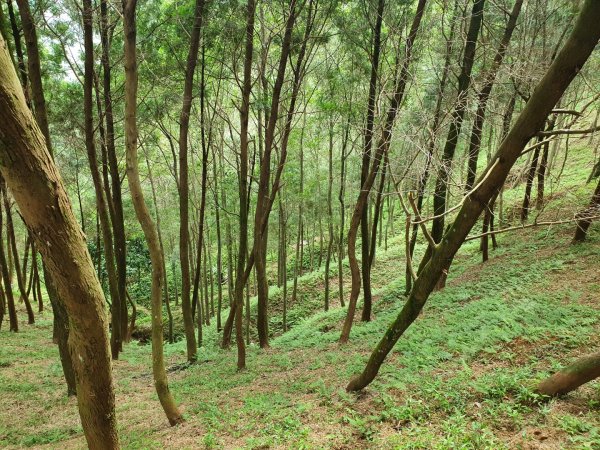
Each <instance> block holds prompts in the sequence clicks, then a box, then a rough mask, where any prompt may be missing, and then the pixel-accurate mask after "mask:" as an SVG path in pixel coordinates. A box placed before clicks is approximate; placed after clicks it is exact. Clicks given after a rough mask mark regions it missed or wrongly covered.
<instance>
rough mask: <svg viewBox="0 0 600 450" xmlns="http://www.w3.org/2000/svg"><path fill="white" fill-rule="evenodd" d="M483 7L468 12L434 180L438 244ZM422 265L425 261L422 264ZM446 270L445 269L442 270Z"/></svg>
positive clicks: (476, 4)
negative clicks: (451, 107) (455, 89)
mask: <svg viewBox="0 0 600 450" xmlns="http://www.w3.org/2000/svg"><path fill="white" fill-rule="evenodd" d="M483 6H484V0H475V1H474V3H473V9H472V11H471V20H470V23H469V29H468V31H467V39H466V42H465V48H464V52H463V62H462V66H461V71H460V75H459V77H458V92H457V95H456V103H455V106H454V110H453V111H452V116H451V117H452V119H451V121H450V129H449V130H448V137H447V138H446V144H445V146H444V151H443V154H442V162H441V166H440V169H439V171H438V176H437V180H436V184H435V192H434V197H433V211H434V215H435V216H438V217H437V218H436V219H434V220H433V224H432V227H431V236H432V237H433V240H434V241H435V242H440V240H441V238H442V235H443V233H444V221H445V217H444V213H445V212H446V197H447V193H448V181H449V178H450V171H451V166H452V160H453V158H454V152H455V150H456V146H457V144H458V138H459V136H460V131H461V128H462V123H463V118H464V115H465V111H466V109H467V97H468V91H469V86H470V84H471V71H472V69H473V63H474V61H475V50H476V48H477V38H478V36H479V30H480V28H481V23H482V22H483ZM424 261H425V260H424ZM446 270H447V268H446Z"/></svg>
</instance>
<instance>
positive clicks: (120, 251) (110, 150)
mask: <svg viewBox="0 0 600 450" xmlns="http://www.w3.org/2000/svg"><path fill="white" fill-rule="evenodd" d="M110 27H111V26H110V24H109V13H108V2H107V0H101V1H100V40H101V43H102V58H101V60H102V75H103V77H102V87H103V94H104V95H103V98H104V120H105V123H106V137H105V139H106V150H107V155H108V166H109V169H110V178H111V184H110V187H109V186H108V185H107V186H105V189H107V190H108V192H109V193H112V195H110V197H111V200H112V201H111V206H112V211H114V214H113V215H112V217H111V219H112V227H113V237H114V253H115V262H116V270H117V284H118V293H119V306H120V313H118V316H119V320H120V322H121V323H120V326H121V333H120V337H121V339H122V341H124V342H128V341H129V339H130V338H131V336H130V334H129V332H128V330H127V323H128V320H127V315H128V311H127V301H126V290H127V242H126V238H125V220H124V215H123V199H122V195H121V174H120V171H119V163H118V159H117V151H116V148H115V126H114V114H113V104H112V88H111V69H112V67H111V63H110V48H111V43H112V39H111V28H110ZM108 197H109V195H107V198H108ZM115 325H116V324H115ZM115 325H113V326H115Z"/></svg>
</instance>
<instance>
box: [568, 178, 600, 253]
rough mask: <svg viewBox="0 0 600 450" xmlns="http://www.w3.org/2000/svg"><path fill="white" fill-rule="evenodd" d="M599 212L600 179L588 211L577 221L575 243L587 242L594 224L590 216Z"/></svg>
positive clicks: (580, 215) (580, 214) (581, 213)
mask: <svg viewBox="0 0 600 450" xmlns="http://www.w3.org/2000/svg"><path fill="white" fill-rule="evenodd" d="M598 212H600V178H598V185H597V186H596V190H595V191H594V194H593V195H592V200H591V201H590V206H588V208H587V210H585V211H582V212H580V213H579V220H578V221H577V227H576V229H575V236H574V237H573V242H583V241H585V238H586V237H587V232H588V229H589V228H590V225H591V224H592V219H590V216H593V215H597V213H598Z"/></svg>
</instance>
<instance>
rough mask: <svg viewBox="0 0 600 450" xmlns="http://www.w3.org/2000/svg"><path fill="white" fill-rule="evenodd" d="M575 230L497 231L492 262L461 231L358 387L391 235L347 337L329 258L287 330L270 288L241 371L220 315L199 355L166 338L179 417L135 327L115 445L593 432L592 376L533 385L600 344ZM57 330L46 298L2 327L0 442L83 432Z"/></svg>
mask: <svg viewBox="0 0 600 450" xmlns="http://www.w3.org/2000/svg"><path fill="white" fill-rule="evenodd" d="M588 156H589V155H588ZM582 158H583V156H579V154H575V155H574V159H573V162H572V163H570V165H568V166H567V167H566V169H565V173H564V175H563V179H562V181H561V183H562V184H561V185H560V186H559V187H560V189H561V190H559V189H558V188H557V189H555V191H554V193H553V195H554V198H553V200H552V206H551V207H549V208H547V210H545V211H544V215H545V216H548V217H552V216H553V215H559V214H561V213H562V212H561V211H563V208H571V209H572V208H573V205H574V204H575V206H578V205H581V204H585V203H586V202H587V196H588V195H589V193H590V187H589V186H583V187H581V186H579V185H580V184H581V181H580V180H581V179H583V177H581V175H582V173H580V172H582V170H581V168H580V165H579V164H580V163H581V162H582V161H583V159H582ZM521 188H522V186H519V187H517V188H516V189H515V190H514V191H508V192H507V193H506V197H505V201H506V202H507V204H509V203H511V202H512V203H514V202H517V201H518V199H519V197H520V195H521V194H519V192H518V190H519V189H521ZM574 192H576V194H573V193H574ZM574 197H576V198H577V202H574V200H573V198H574ZM571 234H572V226H571V225H561V226H556V227H553V228H551V229H547V228H544V229H542V228H539V229H536V228H530V229H527V230H524V231H522V232H518V233H514V234H505V235H501V236H499V244H500V247H499V248H498V249H496V250H494V251H492V252H491V258H490V260H489V261H488V262H487V263H485V264H481V262H480V254H479V252H478V248H477V247H478V243H477V242H474V241H472V242H469V243H467V244H465V246H463V248H462V249H461V251H460V252H459V254H458V255H457V258H456V260H455V262H454V264H453V266H452V270H451V271H450V275H449V279H448V285H447V287H446V288H445V289H444V290H443V291H440V292H436V293H434V294H433V295H432V297H431V299H430V301H429V302H428V304H427V305H426V307H425V309H424V311H423V313H422V315H421V316H420V318H419V319H418V320H417V322H416V323H415V324H414V325H413V326H412V327H411V328H410V329H409V330H408V331H407V333H406V334H405V335H404V336H403V337H402V338H401V339H400V341H399V342H398V344H397V345H396V347H395V348H394V351H393V352H392V354H391V355H390V356H389V357H388V359H387V360H386V363H385V364H384V366H383V367H382V370H381V372H380V374H379V376H378V377H377V379H376V380H375V381H374V383H373V384H372V385H371V386H369V387H368V389H366V390H365V391H364V392H362V393H360V394H348V393H346V392H345V390H344V387H345V385H346V383H347V382H348V380H349V378H350V377H351V376H352V375H353V374H355V373H357V372H359V371H360V370H361V369H362V367H363V366H364V363H365V362H366V360H367V358H368V357H369V354H370V350H371V349H372V348H373V346H374V345H375V344H376V343H377V341H378V340H379V339H380V338H381V336H382V335H383V333H384V331H385V329H386V327H387V326H388V325H389V323H390V322H391V321H392V320H393V319H394V317H395V316H396V314H397V313H398V311H399V309H400V308H401V307H402V305H403V302H404V297H403V296H402V295H401V294H402V292H403V291H404V279H403V272H404V270H403V263H404V260H403V245H404V244H403V240H402V239H401V238H398V237H397V238H395V239H392V240H391V241H390V247H389V248H388V251H387V252H386V251H383V250H381V251H380V252H379V253H378V257H377V262H376V265H375V268H374V271H373V281H374V283H373V284H374V298H375V304H374V319H373V320H372V321H371V322H368V323H362V322H356V323H355V324H354V327H353V329H352V334H351V340H350V343H349V344H347V345H346V346H344V347H340V346H339V345H338V344H337V342H336V341H337V338H338V337H339V331H340V326H341V322H342V320H343V318H344V314H345V310H344V309H342V308H339V307H337V287H335V288H333V289H332V308H331V309H330V310H329V311H327V312H324V311H322V305H323V294H322V283H323V281H322V280H323V272H322V270H320V271H316V272H312V273H308V274H305V275H303V277H302V278H301V279H300V281H299V294H300V295H299V301H298V302H297V304H295V305H290V315H289V318H290V326H291V330H290V331H289V332H287V333H285V334H282V333H281V330H280V329H279V328H278V323H279V322H278V321H279V320H280V318H279V315H278V313H277V312H278V311H280V308H281V295H280V291H279V290H278V289H276V288H274V289H273V290H272V291H271V294H272V295H271V306H272V310H273V311H275V313H274V314H273V316H274V317H272V319H271V325H272V330H273V332H274V338H273V340H272V347H271V348H270V349H267V350H261V349H259V348H258V347H257V346H256V345H254V344H252V345H250V346H249V348H248V369H247V370H246V371H243V372H237V371H236V370H235V352H234V351H224V350H221V349H220V348H219V347H218V345H217V343H218V340H219V335H218V334H217V333H216V331H215V330H214V324H213V326H212V327H211V328H210V329H208V330H205V333H204V338H205V345H204V346H203V347H202V348H201V349H200V351H199V361H200V362H199V363H198V364H195V365H192V366H190V367H187V368H185V367H182V366H181V363H182V362H183V361H184V360H185V343H184V342H183V341H179V342H176V343H174V344H170V345H166V346H165V355H166V359H167V363H168V366H169V368H170V373H169V378H170V387H171V390H172V392H173V393H174V395H175V397H176V400H177V401H178V403H179V404H180V405H181V408H182V409H183V410H184V415H185V417H186V423H185V424H183V425H181V426H178V427H176V428H170V427H169V426H168V424H167V423H166V420H165V418H164V416H163V414H162V412H161V411H160V407H159V404H158V402H157V399H156V396H155V393H154V390H153V384H152V375H151V367H150V361H151V358H150V347H149V346H147V345H137V344H136V343H135V342H133V343H131V344H129V345H128V346H127V347H126V350H125V352H124V353H123V355H122V358H121V359H120V360H119V361H115V362H114V373H115V380H116V388H117V417H118V421H119V428H120V436H121V443H122V446H123V448H126V449H140V448H177V449H180V448H206V449H220V448H224V449H237V448H244V449H246V448H247V449H252V448H254V449H265V448H274V449H277V448H281V449H321V448H323V449H503V448H506V449H513V448H552V449H554V448H576V449H579V448H581V449H597V448H600V414H599V412H600V383H599V382H598V381H596V382H592V383H588V384H587V385H585V386H584V387H582V388H580V389H578V390H577V391H575V392H574V393H572V394H570V395H568V396H566V397H565V398H561V399H557V400H553V401H551V402H549V403H539V402H538V400H539V399H538V398H536V395H535V394H534V393H533V389H532V388H533V387H534V386H535V385H536V383H538V382H539V380H541V379H543V378H544V377H545V376H547V375H548V374H549V373H551V372H553V371H555V370H558V369H560V368H561V367H563V366H564V365H565V364H567V363H568V362H569V361H571V360H572V359H574V358H576V357H577V356H579V355H582V354H585V353H588V352H590V351H592V350H593V349H597V348H598V347H599V346H600V337H599V336H600V334H599V331H600V314H599V309H600V305H599V304H598V302H597V299H598V295H599V294H600V280H599V279H598V265H597V264H598V260H599V256H600V230H599V227H598V226H597V225H595V226H594V227H593V228H592V232H591V234H590V239H589V240H588V242H586V243H585V244H582V245H576V246H573V245H570V238H571ZM346 271H347V268H346ZM346 283H347V280H346ZM333 285H336V280H335V278H334V279H333V280H332V287H333ZM334 305H335V307H334ZM20 317H21V318H23V317H24V315H23V314H22V313H21V315H20ZM224 317H225V315H224ZM51 334H52V322H51V315H50V313H44V314H43V315H41V316H40V317H39V318H38V320H37V322H36V324H35V325H34V326H27V325H25V324H23V325H22V328H21V332H19V333H18V334H12V333H9V332H8V331H7V330H6V328H3V329H2V331H0V342H1V343H2V345H1V346H0V398H2V400H3V408H2V409H1V410H0V447H3V448H20V447H36V448H64V449H70V448H84V447H85V440H84V438H83V435H82V430H81V425H80V423H79V418H78V415H77V410H76V403H75V400H74V399H67V398H66V397H65V395H64V394H65V388H64V386H63V382H62V378H61V369H60V365H59V363H58V352H57V349H56V347H55V346H54V345H53V344H52V343H51Z"/></svg>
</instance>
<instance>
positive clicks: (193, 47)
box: [179, 0, 204, 362]
mask: <svg viewBox="0 0 600 450" xmlns="http://www.w3.org/2000/svg"><path fill="white" fill-rule="evenodd" d="M203 9H204V0H196V6H195V8H194V24H193V27H192V34H191V36H190V47H189V51H188V56H187V65H186V69H185V83H184V87H183V106H182V107H181V115H180V117H179V261H180V264H181V310H182V312H183V325H184V328H185V339H186V343H187V359H188V361H190V362H193V361H195V360H196V354H197V343H196V336H195V334H194V318H193V316H192V305H191V300H190V293H191V283H190V281H191V276H190V242H189V241H190V231H189V227H190V222H189V189H190V187H189V168H188V133H189V125H190V111H191V108H192V96H193V89H194V72H195V71H196V64H197V62H198V50H199V48H200V32H201V30H202V15H203Z"/></svg>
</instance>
